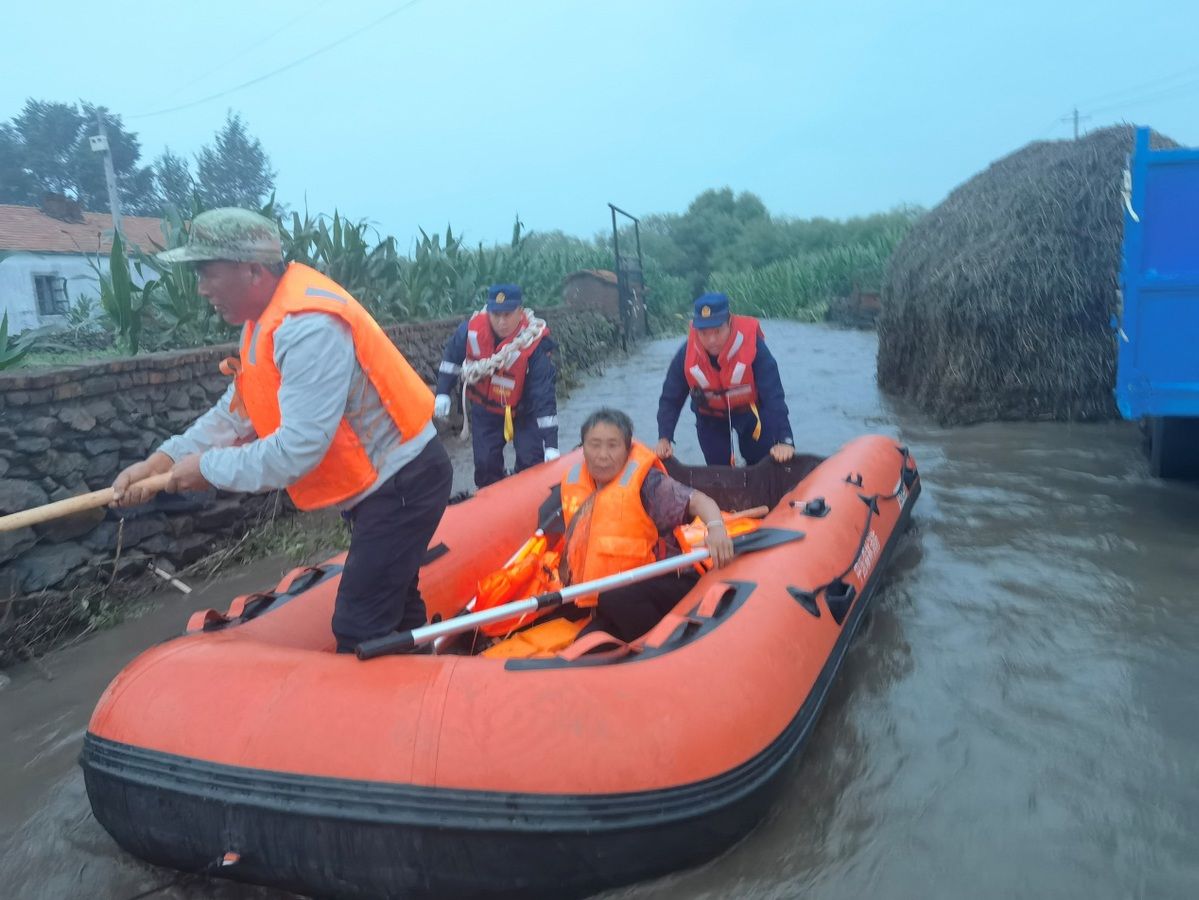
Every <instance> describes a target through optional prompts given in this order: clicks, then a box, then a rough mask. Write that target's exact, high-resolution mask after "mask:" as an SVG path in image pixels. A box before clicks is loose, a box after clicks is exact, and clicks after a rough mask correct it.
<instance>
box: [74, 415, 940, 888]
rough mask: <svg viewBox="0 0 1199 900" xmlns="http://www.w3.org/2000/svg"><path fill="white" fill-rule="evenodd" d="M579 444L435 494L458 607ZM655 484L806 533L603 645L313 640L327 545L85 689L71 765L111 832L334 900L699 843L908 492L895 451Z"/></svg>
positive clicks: (838, 654) (877, 555) (833, 661)
mask: <svg viewBox="0 0 1199 900" xmlns="http://www.w3.org/2000/svg"><path fill="white" fill-rule="evenodd" d="M578 458H579V452H578V451H576V452H575V453H572V454H568V455H566V456H564V457H563V458H562V459H560V460H558V461H556V462H554V463H548V464H545V465H541V466H537V467H535V468H533V469H529V470H527V471H525V472H523V473H521V474H519V475H516V476H514V477H512V478H509V479H507V480H505V481H503V482H501V483H499V484H496V485H493V486H491V487H488V488H485V489H483V490H482V491H480V492H479V493H478V495H477V496H475V497H473V498H471V499H469V500H467V501H465V502H463V503H460V504H456V505H454V506H451V507H450V508H449V509H448V510H447V512H446V515H445V518H444V519H443V521H442V523H441V527H440V529H439V530H438V532H437V534H436V536H435V537H434V540H433V545H432V546H431V547H430V553H429V557H428V561H427V563H426V565H425V567H424V568H423V569H422V571H421V587H422V590H423V593H424V596H425V599H426V602H427V604H428V607H429V611H430V614H431V615H434V614H436V615H439V616H441V617H449V616H453V615H455V614H457V613H459V612H460V611H461V610H462V607H463V605H464V604H465V602H466V600H467V599H469V598H470V597H471V596H472V594H473V593H474V591H475V589H476V585H477V584H478V582H479V580H480V579H481V578H483V577H484V576H486V575H487V574H488V573H490V572H493V571H495V570H496V569H498V568H500V567H501V566H503V565H504V563H505V561H506V560H508V558H509V557H510V556H511V555H512V554H513V552H514V551H515V550H517V548H519V547H520V546H521V544H522V543H523V542H524V541H525V540H526V538H528V536H529V535H530V534H531V533H532V531H533V529H535V528H536V527H537V516H538V508H539V506H540V505H541V504H542V503H543V501H544V500H545V499H546V496H547V492H548V490H549V489H550V488H551V487H552V486H553V485H555V484H557V483H558V482H559V481H560V479H561V478H562V475H563V473H564V472H565V471H566V470H567V468H568V467H569V466H571V465H573V464H574V463H575V462H576V461H577V459H578ZM671 474H672V475H674V476H675V477H676V478H678V479H679V480H681V481H684V482H688V483H691V484H693V485H694V486H695V487H697V488H699V489H701V490H703V491H704V492H705V493H708V494H709V495H711V496H712V497H713V498H715V499H716V501H717V502H718V503H719V504H720V506H721V508H722V509H747V508H750V507H754V506H759V505H763V504H765V505H767V506H769V507H770V510H771V511H770V513H769V514H768V515H767V517H766V518H765V520H764V521H763V528H764V529H774V530H776V531H778V532H783V531H789V532H794V533H795V534H796V535H802V538H801V539H800V538H798V537H793V538H792V539H791V540H790V541H789V542H787V543H784V544H781V545H778V546H773V547H771V548H769V549H765V550H761V551H759V552H754V553H748V554H746V555H743V556H738V557H737V558H736V559H735V560H734V561H733V562H732V563H731V564H730V565H728V566H726V567H724V568H722V569H718V570H714V571H710V572H708V573H707V574H705V575H704V576H703V577H702V578H700V580H699V581H698V583H697V586H696V587H695V588H694V590H693V591H692V592H691V593H690V594H689V595H687V597H685V598H684V599H683V601H681V602H680V603H679V604H678V606H676V607H675V608H674V610H673V611H672V612H671V613H669V614H668V615H667V616H666V617H665V618H664V619H663V620H662V621H661V622H660V623H659V624H658V625H657V626H656V627H655V628H653V629H652V630H651V631H650V632H649V633H648V634H647V635H645V636H644V637H643V638H642V639H640V640H639V641H637V642H635V644H634V645H633V646H631V647H625V648H622V652H620V653H603V654H594V655H593V654H582V653H579V652H573V653H572V652H570V651H571V649H573V648H568V649H567V651H564V652H563V653H561V654H557V655H553V656H551V657H548V658H534V659H514V658H508V659H504V658H495V657H487V656H482V655H478V654H474V655H471V654H470V652H469V644H470V642H465V643H463V642H459V643H458V644H456V645H455V646H454V647H451V648H450V651H451V652H448V653H440V654H438V655H405V656H385V657H381V658H378V659H373V660H370V661H361V660H359V659H357V658H355V657H354V656H353V655H352V654H351V655H337V654H335V653H333V652H332V651H333V649H334V643H333V637H332V634H331V633H330V626H329V622H330V616H331V614H332V609H333V598H334V595H335V592H336V588H337V581H338V572H339V570H340V561H341V560H340V558H338V559H333V560H330V561H329V562H327V563H325V564H323V565H320V566H316V567H312V568H308V569H302V570H297V571H295V572H292V573H291V574H289V575H288V576H287V577H286V578H284V579H283V581H282V582H281V583H280V584H279V586H278V587H276V588H275V590H273V591H270V592H267V593H263V594H256V595H251V596H249V597H240V598H237V599H236V600H235V601H234V602H233V605H232V606H231V607H230V609H229V610H228V611H226V612H223V613H218V612H216V611H208V613H206V614H197V615H196V616H195V617H193V620H192V622H191V623H190V624H189V628H188V632H187V633H186V634H184V635H182V636H180V637H178V638H175V639H173V640H170V641H167V642H166V643H163V644H160V645H158V646H156V647H153V648H152V649H150V650H147V651H146V652H145V653H143V654H142V655H141V656H140V657H138V658H137V659H136V660H134V661H133V662H132V663H130V664H129V666H128V667H126V669H125V670H124V671H123V672H121V673H120V674H119V675H118V676H117V677H116V679H115V680H114V681H113V682H112V684H111V685H109V687H108V689H107V690H106V691H105V692H104V694H103V696H102V697H101V698H100V701H99V704H98V705H97V707H96V711H95V713H94V714H93V716H92V719H91V722H90V725H89V727H88V732H87V735H86V738H85V742H84V749H83V754H82V758H81V765H82V767H83V771H84V775H85V779H86V784H87V792H88V797H89V799H90V801H91V805H92V810H93V811H94V813H95V815H96V818H97V819H98V820H99V821H100V823H101V824H102V825H103V826H104V827H105V828H106V829H107V830H108V831H109V833H110V834H112V836H113V837H114V838H115V839H116V840H117V842H118V843H119V844H120V845H121V846H122V847H124V848H125V849H126V850H128V851H129V852H130V853H133V854H135V855H136V856H139V857H141V858H143V859H145V860H148V861H150V862H153V863H156V864H159V865H164V866H171V867H174V868H176V869H180V870H185V871H193V872H203V871H207V872H209V873H212V874H215V875H220V876H224V877H229V878H234V879H239V880H244V881H249V882H255V883H260V884H268V885H274V886H278V887H281V888H285V889H290V890H294V891H300V892H303V893H306V894H313V895H317V896H331V897H379V896H388V897H390V896H403V897H411V896H420V897H426V896H427V897H470V896H519V897H532V896H552V897H566V896H580V895H583V894H586V893H589V892H592V891H595V890H599V889H602V888H605V887H610V886H614V885H619V884H623V883H627V882H630V881H634V880H638V879H642V878H646V877H649V876H653V875H657V874H660V873H663V872H666V871H670V870H672V869H677V868H681V867H684V866H688V865H692V864H695V863H697V862H700V861H702V860H704V859H706V858H709V857H711V856H713V855H715V854H717V853H718V852H720V851H721V850H723V849H724V848H726V847H728V846H729V845H730V844H732V843H733V842H734V841H736V840H737V839H738V838H740V837H741V836H743V835H744V834H745V833H746V832H747V831H748V830H749V829H750V828H751V827H752V826H753V825H754V824H755V823H756V822H757V821H758V820H759V819H760V818H761V817H762V815H763V813H764V812H765V810H766V808H767V806H768V805H769V802H770V799H771V797H772V796H773V794H774V793H775V791H774V790H772V785H773V783H774V782H775V781H776V779H778V778H779V777H780V776H781V775H782V774H783V773H784V771H785V766H786V764H787V763H788V761H789V760H791V759H792V757H794V756H795V754H796V753H797V752H798V751H799V750H800V749H801V748H802V746H803V745H804V742H805V740H806V739H807V737H808V735H809V734H810V732H811V730H812V727H813V724H814V722H815V721H816V718H817V715H818V714H819V712H820V709H821V707H822V705H823V703H824V699H825V697H826V695H827V693H828V690H829V685H830V683H831V681H832V679H833V677H834V675H835V674H836V672H837V670H838V668H839V666H840V665H841V662H842V660H843V658H844V656H845V653H846V649H847V647H848V645H849V642H850V639H851V638H852V637H853V634H854V632H855V630H856V629H857V627H858V625H859V623H860V622H861V619H862V616H863V614H864V613H865V611H866V609H867V607H868V605H869V603H870V601H871V598H872V596H873V595H874V593H875V591H876V590H877V588H878V585H879V583H880V580H881V579H882V576H883V572H884V570H885V568H886V564H887V560H888V557H889V555H890V554H891V551H892V549H893V548H894V546H895V543H896V541H897V539H898V538H899V535H900V533H901V532H902V530H903V527H904V526H905V524H906V523H907V519H908V515H909V513H910V510H911V508H912V505H913V502H914V501H915V499H916V497H917V496H918V494H919V491H920V480H919V476H918V474H917V471H916V466H915V463H914V461H913V460H912V459H911V457H910V455H909V454H908V452H907V450H906V449H905V448H904V447H902V446H900V445H898V444H896V443H895V441H893V440H891V439H889V438H885V437H878V436H867V437H863V438H859V439H857V440H855V441H853V442H852V443H850V444H848V445H847V446H845V447H844V448H842V449H841V450H840V451H839V452H838V453H836V454H835V455H834V456H832V457H830V458H828V459H827V460H820V459H818V458H815V457H805V456H797V457H796V458H795V459H794V460H793V461H792V462H791V463H789V464H787V465H779V464H776V463H773V462H771V461H770V460H766V461H765V462H763V463H761V464H759V465H758V466H755V467H753V468H746V469H732V468H721V467H714V468H687V467H685V466H681V465H678V464H677V463H672V464H671Z"/></svg>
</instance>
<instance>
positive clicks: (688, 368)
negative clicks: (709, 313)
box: [683, 316, 762, 416]
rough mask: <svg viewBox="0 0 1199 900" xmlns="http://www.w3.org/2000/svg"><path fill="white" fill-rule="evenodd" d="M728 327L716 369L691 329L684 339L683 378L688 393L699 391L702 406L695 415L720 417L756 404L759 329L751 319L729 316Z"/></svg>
mask: <svg viewBox="0 0 1199 900" xmlns="http://www.w3.org/2000/svg"><path fill="white" fill-rule="evenodd" d="M729 324H730V325H731V326H732V328H730V329H729V338H728V340H727V341H726V342H725V345H724V346H723V347H721V348H720V352H719V353H718V354H716V359H717V361H718V362H719V364H720V368H719V369H717V368H716V366H714V365H712V359H711V357H710V356H708V351H706V350H705V349H704V347H703V344H701V343H700V342H699V336H698V335H697V334H696V330H695V326H694V325H692V326H691V331H690V332H689V333H688V335H687V353H686V355H685V356H684V358H683V374H684V375H685V376H686V377H687V384H688V386H689V387H690V388H691V389H692V390H695V389H697V388H698V389H699V390H701V391H703V398H704V402H703V403H702V404H701V405H700V407H699V411H700V412H701V413H705V414H707V415H715V416H723V415H725V414H726V413H728V411H729V410H730V409H733V410H737V409H744V408H745V407H747V406H756V405H757V402H758V386H757V384H756V383H755V382H754V358H755V357H756V356H757V355H758V339H759V338H760V337H762V326H761V325H759V324H758V320H757V319H755V318H753V317H752V316H730V317H729Z"/></svg>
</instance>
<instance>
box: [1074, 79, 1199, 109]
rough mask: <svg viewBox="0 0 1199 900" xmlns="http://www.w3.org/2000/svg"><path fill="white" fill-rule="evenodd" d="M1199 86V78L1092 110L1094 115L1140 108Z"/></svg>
mask: <svg viewBox="0 0 1199 900" xmlns="http://www.w3.org/2000/svg"><path fill="white" fill-rule="evenodd" d="M1197 86H1199V78H1192V79H1191V80H1190V81H1184V82H1182V83H1180V84H1175V85H1172V86H1171V87H1168V88H1163V89H1162V90H1160V91H1153V92H1150V93H1148V94H1143V95H1141V96H1135V97H1129V98H1128V99H1126V100H1121V101H1119V102H1118V103H1112V104H1109V105H1107V106H1100V107H1099V108H1097V109H1092V110H1091V112H1092V113H1104V112H1111V111H1112V110H1116V109H1123V108H1125V107H1128V106H1140V105H1144V104H1146V103H1156V102H1157V101H1158V100H1166V99H1169V98H1170V97H1173V96H1176V95H1178V94H1180V93H1183V94H1185V93H1187V92H1189V91H1190V90H1191V89H1193V88H1195V87H1197Z"/></svg>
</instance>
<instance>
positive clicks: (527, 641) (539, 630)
mask: <svg viewBox="0 0 1199 900" xmlns="http://www.w3.org/2000/svg"><path fill="white" fill-rule="evenodd" d="M587 622H588V620H587V619H585V618H584V619H579V620H578V621H575V622H572V621H571V620H570V619H550V620H549V621H548V622H542V623H541V624H539V625H534V626H532V627H531V628H526V629H525V630H524V631H518V632H516V634H514V635H512V637H510V638H506V639H505V640H502V641H500V642H498V643H496V644H493V645H492V646H490V647H488V648H487V649H486V650H484V651H483V652H482V654H481V655H482V656H486V657H489V658H491V659H545V658H547V657H551V656H555V655H556V654H557V653H558V652H559V651H561V650H565V649H566V648H567V647H569V646H570V645H571V644H573V643H574V640H575V638H576V637H578V636H579V632H580V631H582V630H583V627H584V626H585V625H586V624H587Z"/></svg>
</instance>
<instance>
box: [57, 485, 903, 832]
mask: <svg viewBox="0 0 1199 900" xmlns="http://www.w3.org/2000/svg"><path fill="white" fill-rule="evenodd" d="M919 489H920V488H919V482H918V481H917V482H916V483H915V484H914V486H913V488H912V490H911V495H910V497H909V498H908V500H907V502H906V503H905V504H904V506H903V509H902V511H901V514H900V518H899V521H898V522H897V523H896V527H895V530H894V532H893V539H892V540H890V541H888V543H887V545H886V547H885V548H884V549H883V552H882V554H881V557H880V560H879V564H878V565H876V566H875V568H874V571H873V572H872V573H871V577H870V579H869V580H868V581H867V583H866V585H865V586H864V587H863V590H862V593H861V594H860V595H859V597H858V598H857V602H855V603H854V604H853V606H852V608H851V609H850V611H849V615H848V616H847V618H846V621H845V624H844V625H843V627H842V631H841V634H840V635H839V636H838V638H837V641H836V643H835V644H834V645H833V649H832V651H831V652H830V654H829V657H828V659H827V660H826V661H825V664H824V666H823V668H822V669H821V671H820V674H819V676H818V677H817V679H816V681H815V683H814V684H813V685H812V690H811V692H810V693H809V694H808V696H807V698H806V699H805V700H804V702H803V703H802V704H801V706H800V708H799V710H798V711H797V712H796V714H795V716H794V717H793V718H792V720H791V722H790V723H789V724H788V725H787V727H786V728H785V729H784V730H783V731H782V733H780V734H779V736H778V737H776V738H775V739H774V740H773V741H772V742H771V743H770V744H769V745H768V746H767V747H765V748H764V749H763V750H762V751H761V752H759V753H758V754H757V755H756V756H754V757H753V758H751V759H749V760H747V761H746V762H744V763H742V764H741V765H739V766H737V767H736V768H734V769H730V770H729V771H728V772H725V773H722V774H720V775H717V776H714V777H712V778H708V779H705V780H703V781H697V782H693V783H691V784H686V785H680V786H676V787H670V788H663V789H659V790H650V791H638V792H631V793H621V794H599V795H588V794H561V795H546V794H526V793H507V792H499V791H474V790H462V789H455V788H433V787H425V786H419V785H406V784H382V783H377V782H368V781H359V780H352V779H342V778H331V777H326V776H310V775H295V774H288V773H283V772H271V771H264V770H259V769H247V768H243V767H239V766H230V765H225V764H219V763H211V762H205V761H202V760H194V759H190V758H188V757H183V756H178V755H175V754H170V753H163V752H161V751H156V750H146V749H143V748H139V747H134V746H131V745H128V744H123V743H120V742H117V741H112V740H108V739H106V738H102V737H99V736H97V735H95V734H92V733H91V732H88V733H87V734H86V735H85V736H84V743H83V752H82V754H81V756H80V765H81V766H82V767H83V769H84V770H85V774H86V776H87V778H88V780H89V782H90V781H92V780H93V779H98V780H110V781H113V782H122V781H123V782H127V783H136V784H137V785H138V786H140V787H146V788H152V789H160V790H162V791H164V792H168V793H173V794H185V795H189V796H192V797H194V798H196V799H197V800H199V801H201V802H219V803H223V804H228V805H229V806H233V807H249V808H250V809H251V810H254V809H261V810H273V811H276V812H280V813H285V814H288V815H295V816H303V815H311V816H319V817H322V818H331V819H341V820H347V821H356V822H365V823H371V824H387V825H401V826H410V827H431V828H438V829H442V828H454V829H461V830H465V831H496V830H498V831H506V832H513V833H554V832H558V833H571V832H583V833H588V834H595V833H597V832H616V831H627V830H630V829H642V828H657V827H661V826H663V825H668V824H670V823H672V822H681V821H686V820H690V819H694V818H697V817H703V816H706V815H709V814H712V813H716V812H719V811H720V810H722V809H724V808H726V807H728V806H731V805H732V804H735V803H737V802H738V801H740V800H743V799H746V798H747V797H750V796H751V795H753V794H754V792H755V791H756V790H758V789H759V788H761V787H763V786H764V785H766V784H767V783H768V782H770V781H771V779H773V778H774V777H775V776H776V775H778V774H779V772H780V771H781V769H782V768H783V767H784V766H785V765H786V764H787V763H789V762H790V760H791V759H792V758H793V757H794V756H795V754H796V753H797V752H798V751H799V750H800V749H801V748H802V747H803V745H804V744H805V742H806V740H807V738H808V736H809V734H810V733H811V730H812V728H813V726H814V724H815V722H816V720H817V718H818V717H819V713H820V711H821V710H822V709H823V707H824V704H825V701H826V700H827V698H828V693H829V690H830V688H831V686H832V684H833V681H834V678H835V676H836V674H837V672H838V671H839V670H840V668H841V666H842V664H843V662H844V660H845V656H846V654H847V652H848V650H849V647H850V645H851V642H852V640H853V637H854V635H855V634H856V633H857V630H858V628H859V626H860V624H861V621H862V618H863V616H864V614H865V612H866V610H867V609H868V608H869V606H870V603H871V601H872V600H873V598H874V595H875V593H876V592H877V589H878V587H879V584H880V582H881V580H882V577H883V573H885V572H886V570H887V563H888V562H889V560H890V557H891V556H892V554H893V553H894V549H895V547H896V545H897V544H898V543H899V539H900V537H901V536H902V534H903V533H904V531H905V530H906V527H907V524H908V520H909V517H910V512H911V508H912V506H913V505H914V504H913V502H912V501H914V500H915V498H916V496H917V494H918V492H919Z"/></svg>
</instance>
